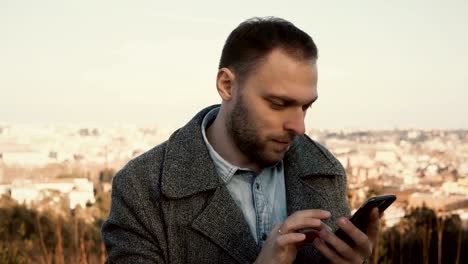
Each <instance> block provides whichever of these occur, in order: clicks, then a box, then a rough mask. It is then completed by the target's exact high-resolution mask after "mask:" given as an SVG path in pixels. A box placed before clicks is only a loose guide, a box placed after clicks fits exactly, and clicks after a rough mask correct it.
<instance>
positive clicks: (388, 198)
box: [335, 195, 396, 245]
mask: <svg viewBox="0 0 468 264" xmlns="http://www.w3.org/2000/svg"><path fill="white" fill-rule="evenodd" d="M395 200H396V196H395V195H382V196H376V197H372V198H369V199H368V200H367V201H366V202H365V203H364V204H363V205H361V207H359V209H358V210H357V211H356V212H355V213H354V214H353V216H351V218H350V219H349V221H351V223H353V224H354V225H355V226H356V227H357V228H359V229H360V230H361V231H362V232H364V233H366V232H367V226H368V225H369V217H370V212H371V211H372V209H374V207H377V208H378V209H379V213H382V212H383V211H385V209H387V208H388V207H389V206H390V205H391V204H392V203H393V202H394V201H395ZM335 235H336V236H337V237H339V238H341V239H342V240H343V241H345V242H346V243H347V244H348V245H354V241H353V240H352V239H351V238H350V237H349V236H348V235H347V234H346V233H345V232H344V231H343V230H341V229H338V230H336V231H335Z"/></svg>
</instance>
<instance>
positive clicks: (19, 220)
mask: <svg viewBox="0 0 468 264" xmlns="http://www.w3.org/2000/svg"><path fill="white" fill-rule="evenodd" d="M103 197H104V196H103ZM0 204H2V205H6V204H8V205H9V206H8V207H0V216H1V217H0V263H2V264H3V263H40V262H41V259H44V256H45V255H49V256H52V259H54V255H55V253H56V250H57V248H60V247H58V246H59V245H58V241H60V240H61V241H62V242H61V248H62V250H61V252H62V253H61V254H62V255H63V259H64V260H65V263H83V262H85V261H83V259H82V258H83V254H84V255H85V256H86V258H87V259H88V260H87V261H86V262H88V263H90V261H91V260H97V259H99V256H100V255H101V254H102V252H101V243H102V241H101V236H100V226H97V225H96V223H95V222H91V223H87V222H85V221H84V220H83V219H82V218H81V217H80V215H79V214H76V216H72V215H65V216H64V215H63V214H61V215H57V214H56V213H54V212H53V211H43V212H38V211H36V210H34V209H29V208H27V207H26V206H24V205H19V204H12V203H10V201H8V203H0ZM100 214H101V215H104V213H100ZM106 214H107V212H106ZM101 222H102V221H101ZM59 225H60V226H59ZM58 234H60V240H58ZM80 243H82V245H80ZM42 245H44V247H45V249H44V248H43V247H42ZM83 251H84V253H83ZM91 263H95V262H93V261H91Z"/></svg>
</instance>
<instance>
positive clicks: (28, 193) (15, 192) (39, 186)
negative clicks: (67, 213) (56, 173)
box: [11, 178, 95, 209]
mask: <svg viewBox="0 0 468 264" xmlns="http://www.w3.org/2000/svg"><path fill="white" fill-rule="evenodd" d="M47 190H53V191H58V192H59V193H61V194H64V195H65V196H67V197H68V198H69V201H70V204H69V206H70V209H74V208H75V207H76V206H78V205H80V206H81V207H85V206H86V204H87V203H94V202H95V200H94V184H93V183H92V182H90V181H88V179H85V178H72V179H58V180H54V181H51V182H42V183H35V184H33V183H32V181H28V180H21V181H15V182H13V184H12V187H11V198H12V199H14V200H16V201H17V202H18V203H25V204H27V205H30V204H31V203H32V202H35V201H38V200H39V199H40V198H41V196H40V195H39V194H40V193H41V192H44V191H47Z"/></svg>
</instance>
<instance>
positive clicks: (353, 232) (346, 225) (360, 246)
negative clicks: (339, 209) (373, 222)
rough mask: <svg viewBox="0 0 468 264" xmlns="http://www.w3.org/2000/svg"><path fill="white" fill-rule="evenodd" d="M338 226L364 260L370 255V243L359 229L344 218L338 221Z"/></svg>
mask: <svg viewBox="0 0 468 264" xmlns="http://www.w3.org/2000/svg"><path fill="white" fill-rule="evenodd" d="M338 226H339V227H340V228H341V229H342V230H343V231H344V232H345V233H346V234H347V235H348V236H349V237H350V238H351V239H352V240H353V241H354V244H355V247H354V248H355V249H356V250H357V251H358V254H359V255H360V256H362V257H364V258H365V257H367V256H369V255H370V254H371V250H372V248H371V246H370V243H371V241H370V240H369V237H368V236H367V235H366V234H364V233H363V232H362V231H361V230H360V229H359V228H357V227H356V226H355V225H353V223H351V222H350V221H349V220H348V219H346V218H344V217H341V218H340V219H338ZM343 243H344V242H343Z"/></svg>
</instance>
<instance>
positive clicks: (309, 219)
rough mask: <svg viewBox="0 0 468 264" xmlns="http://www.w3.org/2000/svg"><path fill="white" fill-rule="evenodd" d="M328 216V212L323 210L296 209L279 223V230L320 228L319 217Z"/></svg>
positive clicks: (290, 230) (325, 217) (291, 230)
mask: <svg viewBox="0 0 468 264" xmlns="http://www.w3.org/2000/svg"><path fill="white" fill-rule="evenodd" d="M329 217H330V212H328V211H323V210H304V211H298V212H295V213H294V214H292V215H291V216H289V217H288V218H287V219H286V220H285V221H284V222H283V224H282V225H281V227H280V228H281V231H282V232H285V233H289V232H297V230H299V229H303V228H313V229H320V228H321V227H322V224H323V223H322V221H321V219H327V218H329Z"/></svg>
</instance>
